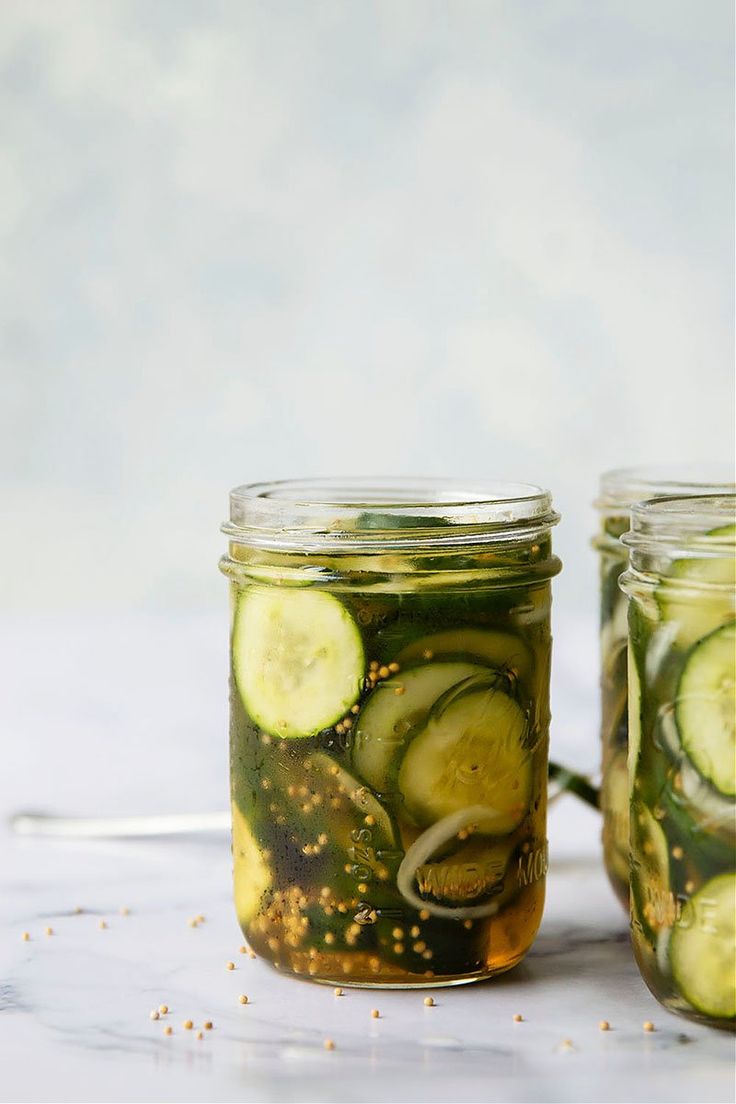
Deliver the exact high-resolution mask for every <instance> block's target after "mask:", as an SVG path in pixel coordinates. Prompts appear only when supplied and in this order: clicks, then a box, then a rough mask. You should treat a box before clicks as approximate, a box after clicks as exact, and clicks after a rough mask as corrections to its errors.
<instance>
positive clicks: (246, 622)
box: [232, 586, 365, 738]
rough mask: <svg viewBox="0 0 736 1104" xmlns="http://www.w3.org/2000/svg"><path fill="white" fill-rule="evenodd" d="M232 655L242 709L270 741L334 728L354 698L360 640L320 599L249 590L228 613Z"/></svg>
mask: <svg viewBox="0 0 736 1104" xmlns="http://www.w3.org/2000/svg"><path fill="white" fill-rule="evenodd" d="M232 652H233V668H234V673H235V681H236V682H237V685H238V689H239V691H240V694H241V697H242V699H243V703H244V705H245V707H246V709H247V710H248V713H249V714H250V716H251V718H252V719H253V720H254V721H255V723H256V724H257V725H259V727H260V728H262V729H263V730H264V731H265V732H268V733H270V734H271V735H274V736H280V737H283V738H289V737H308V736H314V735H315V734H316V733H317V732H320V731H321V730H322V729H325V728H329V727H330V725H332V724H334V723H335V722H336V721H339V720H340V718H341V717H343V716H344V715H345V713H346V712H347V711H348V710H349V709H350V707H351V706H352V705H353V704H354V703H355V701H356V700H357V698H358V695H359V693H360V687H361V681H362V678H363V674H364V670H365V657H364V654H363V643H362V641H361V637H360V632H359V631H358V627H357V625H356V624H355V622H354V621H353V619H352V617H351V616H350V614H349V613H348V611H347V610H346V609H345V607H344V606H343V605H342V603H341V602H339V601H338V600H337V599H336V598H333V597H332V596H331V595H330V594H325V593H324V591H319V590H314V589H303V590H301V589H293V588H281V587H260V586H253V587H250V588H249V589H248V590H246V591H245V592H244V594H243V595H242V596H241V598H240V600H239V601H238V604H237V607H236V610H235V620H234V625H233V637H232Z"/></svg>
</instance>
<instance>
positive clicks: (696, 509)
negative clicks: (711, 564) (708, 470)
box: [621, 493, 736, 557]
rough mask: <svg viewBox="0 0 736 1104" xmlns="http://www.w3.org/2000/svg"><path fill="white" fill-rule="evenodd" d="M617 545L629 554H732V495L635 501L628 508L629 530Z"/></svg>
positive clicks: (735, 506) (735, 534) (735, 531)
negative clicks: (623, 547)
mask: <svg viewBox="0 0 736 1104" xmlns="http://www.w3.org/2000/svg"><path fill="white" fill-rule="evenodd" d="M621 542H622V543H623V544H625V545H626V546H627V548H630V549H631V550H632V552H639V551H643V552H652V551H662V550H666V551H667V552H676V553H684V554H690V555H695V556H700V555H702V556H718V557H723V556H724V555H733V554H734V551H736V493H734V494H710V495H668V496H665V497H662V498H654V499H650V500H648V501H645V502H637V503H635V504H634V505H633V506H632V507H631V528H630V529H629V531H628V532H627V533H624V534H623V536H622V537H621Z"/></svg>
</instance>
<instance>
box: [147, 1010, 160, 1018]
mask: <svg viewBox="0 0 736 1104" xmlns="http://www.w3.org/2000/svg"><path fill="white" fill-rule="evenodd" d="M149 1019H151V1020H157V1019H159V1013H158V1012H157V1011H156V1009H155V1008H154V1010H153V1012H150V1013H149Z"/></svg>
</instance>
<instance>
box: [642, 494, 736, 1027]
mask: <svg viewBox="0 0 736 1104" xmlns="http://www.w3.org/2000/svg"><path fill="white" fill-rule="evenodd" d="M624 541H625V542H626V544H627V545H628V546H629V549H630V567H629V570H628V571H627V572H626V574H625V575H624V576H623V578H622V581H621V585H622V586H623V588H624V590H625V591H626V593H627V594H628V595H629V774H630V778H631V818H630V849H631V929H632V939H633V944H634V952H635V954H636V958H637V962H638V964H639V968H640V969H641V972H642V975H643V977H644V980H645V981H646V983H647V985H648V986H649V988H650V989H651V990H652V992H653V993H654V995H655V996H656V997H657V998H658V999H659V1000H660V1001H661V1002H662V1003H663V1004H665V1005H666V1006H667V1007H668V1008H670V1009H671V1010H672V1011H675V1012H681V1013H683V1014H685V1015H687V1016H690V1017H691V1018H694V1019H699V1020H704V1021H705V1022H707V1023H710V1024H712V1025H714V1026H721V1027H723V1026H733V1025H734V1023H735V1022H736V738H735V735H734V729H735V726H736V496H733V495H730V496H727V495H721V496H706V497H697V498H665V499H661V500H658V501H654V502H648V503H643V504H640V505H637V506H635V507H634V508H633V510H632V522H631V531H630V533H629V534H628V535H627V536H625V537H624Z"/></svg>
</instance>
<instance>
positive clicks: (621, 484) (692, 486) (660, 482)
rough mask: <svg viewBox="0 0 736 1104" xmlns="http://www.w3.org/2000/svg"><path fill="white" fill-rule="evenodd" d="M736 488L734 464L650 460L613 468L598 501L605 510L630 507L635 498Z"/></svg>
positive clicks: (602, 479) (603, 481)
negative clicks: (640, 463) (643, 463)
mask: <svg viewBox="0 0 736 1104" xmlns="http://www.w3.org/2000/svg"><path fill="white" fill-rule="evenodd" d="M734 491H736V473H734V469H733V465H731V466H729V465H728V464H726V463H720V462H706V463H702V464H676V463H671V464H649V465H637V466H634V467H626V468H613V469H611V470H610V471H606V472H604V473H603V474H602V475H601V477H600V482H599V496H598V498H597V499H596V501H595V503H594V505H595V506H596V507H597V508H598V509H599V510H601V511H603V512H612V511H619V512H620V511H621V510H622V509H623V510H628V509H630V508H631V506H632V505H633V504H634V503H635V502H641V501H644V500H649V499H653V498H657V499H659V498H669V497H684V496H691V495H707V494H729V493H733V492H734Z"/></svg>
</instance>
